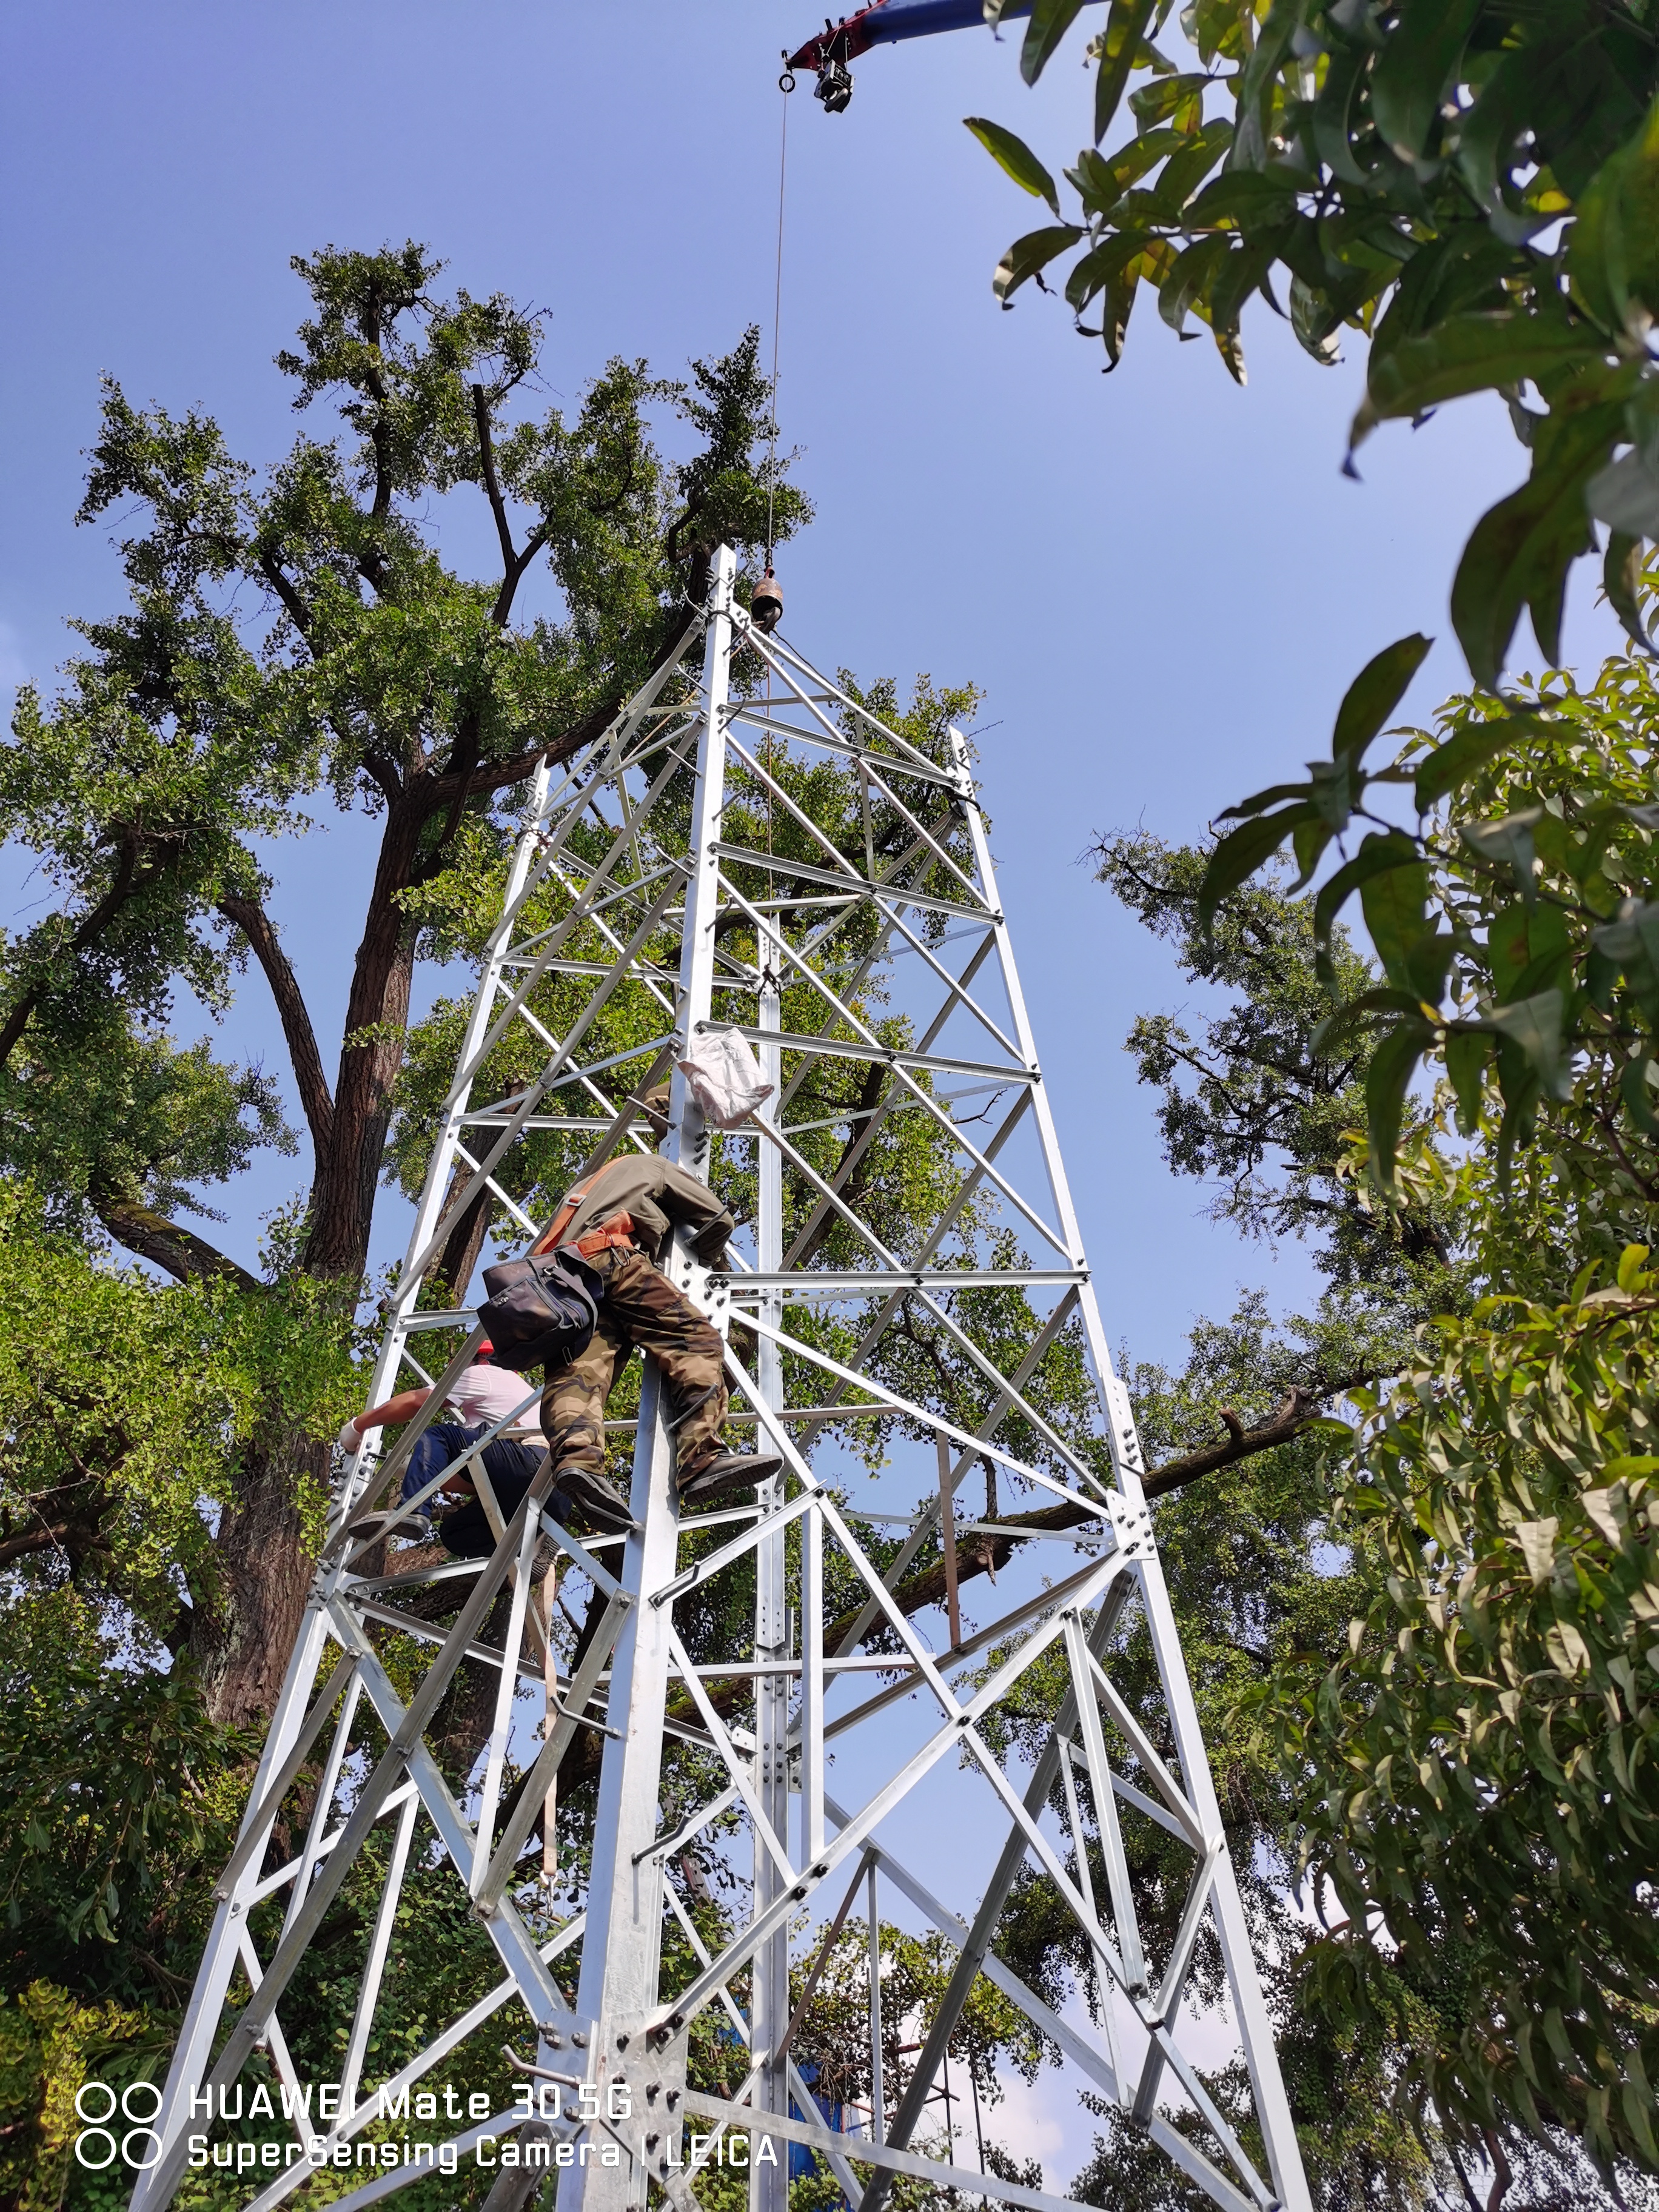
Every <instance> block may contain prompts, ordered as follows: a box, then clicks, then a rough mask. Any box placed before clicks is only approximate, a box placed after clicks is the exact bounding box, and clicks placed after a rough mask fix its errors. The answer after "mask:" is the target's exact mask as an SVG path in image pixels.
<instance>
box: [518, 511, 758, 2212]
mask: <svg viewBox="0 0 1659 2212" xmlns="http://www.w3.org/2000/svg"><path fill="white" fill-rule="evenodd" d="M736 571H737V562H736V557H735V556H734V555H733V554H732V551H731V549H730V548H729V547H726V546H722V547H721V549H720V553H719V555H718V556H716V560H715V564H714V588H713V593H712V596H711V599H710V601H709V620H708V635H707V638H706V641H705V645H704V655H703V698H704V707H705V711H704V714H703V719H702V726H701V728H700V729H699V731H698V733H697V788H696V803H695V810H694V813H693V817H692V828H691V849H690V855H689V860H688V872H687V877H686V885H685V921H684V933H683V935H682V938H681V943H680V975H679V994H678V1006H677V1008H676V1024H677V1028H678V1032H679V1034H680V1035H681V1036H683V1037H684V1038H685V1039H686V1040H688V1042H689V1041H690V1039H691V1038H693V1037H694V1036H696V1025H697V1024H698V1023H699V1022H702V1021H706V1020H707V1019H708V1009H709V1004H710V1000H711V998H712V995H713V990H714V922H715V908H716V902H717V898H718V894H719V882H720V860H719V854H718V853H717V851H716V845H717V842H718V840H719V836H720V812H721V808H722V805H723V803H724V787H725V767H726V719H725V716H726V688H727V677H728V671H729V664H730V659H731V631H732V580H733V577H734V576H735V574H736ZM669 1112H670V1116H671V1131H672V1133H671V1136H670V1138H669V1140H668V1142H669V1150H670V1155H671V1158H674V1159H675V1160H676V1161H677V1162H678V1164H679V1165H680V1166H682V1167H684V1168H687V1169H689V1170H690V1171H691V1172H692V1173H693V1174H694V1175H702V1176H707V1174H708V1132H707V1130H706V1129H705V1128H704V1127H703V1121H702V1114H701V1112H700V1111H699V1109H698V1107H697V1103H696V1099H695V1097H693V1096H692V1094H691V1091H690V1086H689V1085H687V1083H686V1079H685V1077H684V1074H683V1073H681V1072H680V1070H679V1069H678V1068H676V1070H675V1072H674V1077H673V1085H672V1090H671V1097H670V1106H669ZM681 1256H683V1255H681ZM673 1464H674V1440H673V1438H672V1437H671V1435H670V1433H669V1431H668V1427H667V1423H666V1419H665V1406H664V1403H663V1399H662V1394H661V1391H660V1389H659V1378H658V1373H657V1369H656V1366H655V1364H654V1363H653V1362H652V1361H647V1363H646V1370H645V1379H644V1383H643V1385H642V1388H641V1397H640V1421H639V1430H638V1434H637V1437H636V1441H635V1448H634V1484H633V1492H632V1497H631V1501H630V1506H631V1510H632V1513H633V1516H634V1523H635V1525H634V1528H633V1532H632V1533H631V1534H630V1535H629V1538H628V1541H627V1544H626V1546H625V1547H624V1550H623V1570H622V1575H621V1577H620V1579H621V1583H622V1587H623V1591H624V1592H625V1593H626V1594H627V1595H628V1597H629V1599H630V1600H631V1601H632V1602H631V1603H630V1605H629V1610H628V1612H627V1613H626V1615H625V1616H624V1619H623V1626H622V1632H621V1633H620V1635H619V1636H618V1637H617V1644H616V1649H615V1650H614V1652H613V1654H612V1656H611V1696H610V1702H609V1705H608V1709H607V1711H606V1721H607V1724H608V1725H609V1727H610V1728H611V1729H612V1730H614V1731H615V1735H614V1736H613V1737H612V1738H611V1739H610V1740H608V1741H606V1744H605V1756H604V1759H603V1761H602V1763H601V1765H600V1770H599V1807H598V1812H597V1816H596V1819H595V1821H594V1828H593V1870H592V1879H591V1881H590V1884H589V1888H588V1899H587V1928H586V1935H585V1936H584V1938H583V1942H582V1966H581V1979H580V1984H579V1985H578V1990H577V1996H576V2009H577V2010H578V2012H579V2013H580V2014H582V2015H585V2016H586V2019H588V2020H589V2021H592V2022H594V2023H596V2026H597V2033H599V2036H600V2038H601V2046H600V2048H599V2051H598V2052H597V2054H596V2067H597V2075H598V2079H599V2082H600V2083H601V2085H603V2083H604V2082H605V2079H606V2076H607V2075H608V2074H609V2073H611V2072H614V2071H615V2070H616V2069H617V2062H618V2061H619V2059H620V2057H621V2055H622V2054H621V2051H620V2050H619V2048H618V2038H619V2037H623V2036H628V2035H629V2033H630V2030H632V2029H633V2028H634V2027H635V2025H636V2024H637V2022H638V2021H640V2019H641V2016H642V2015H644V2014H645V2013H646V2012H647V2010H648V2009H649V2008H650V2007H651V2005H652V2004H653V2001H654V1999H655V1997H656V1994H657V1968H658V1961H659V1956H660V1953H661V1944H662V1881H663V1875H662V1861H661V1859H660V1857H659V1856H658V1855H657V1854H656V1853H654V1852H653V1851H652V1850H651V1845H652V1844H653V1842H654V1841H655V1838H656V1834H657V1824H658V1823H657V1813H658V1807H657V1795H658V1789H659V1783H660V1780H661V1774H662V1714H663V1707H664V1705H665V1703H666V1701H667V1695H668V1673H669V1633H670V1618H669V1614H668V1612H667V1610H666V1608H665V1607H656V1606H653V1605H650V1604H648V1603H646V1604H642V1603H641V1595H642V1594H643V1593H644V1592H646V1591H647V1590H653V1589H660V1588H661V1587H662V1585H663V1584H664V1583H666V1582H668V1581H669V1580H670V1579H671V1577H672V1575H673V1572H674V1559H675V1552H676V1546H677V1542H678V1516H677V1512H676V1507H675V1499H674V1492H673ZM553 2061H554V2054H553V2053H552V2052H550V2051H545V2050H544V2057H543V2063H546V2064H550V2063H553ZM644 2192H645V2172H644V2169H643V2167H641V2166H640V2165H639V2164H638V2163H637V2161H635V2163H633V2164H632V2165H624V2166H622V2167H620V2168H617V2167H606V2166H599V2165H586V2166H574V2167H572V2168H570V2169H569V2170H568V2172H566V2173H565V2174H564V2175H563V2176H562V2179H561V2184H560V2191H559V2201H560V2204H561V2206H562V2208H563V2212H575V2208H578V2207H579V2208H580V2212H623V2207H625V2206H627V2205H629V2203H634V2202H637V2203H643V2202H644Z"/></svg>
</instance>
